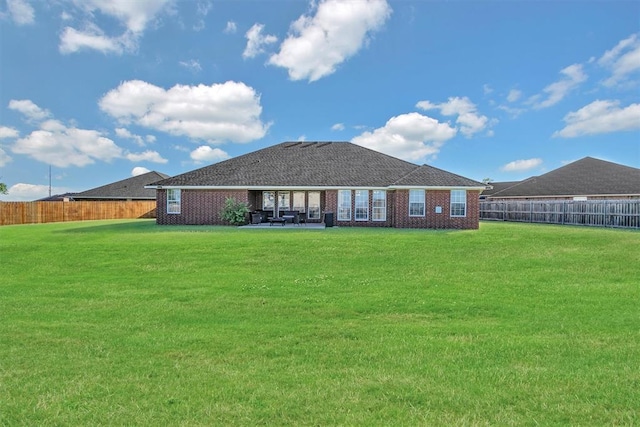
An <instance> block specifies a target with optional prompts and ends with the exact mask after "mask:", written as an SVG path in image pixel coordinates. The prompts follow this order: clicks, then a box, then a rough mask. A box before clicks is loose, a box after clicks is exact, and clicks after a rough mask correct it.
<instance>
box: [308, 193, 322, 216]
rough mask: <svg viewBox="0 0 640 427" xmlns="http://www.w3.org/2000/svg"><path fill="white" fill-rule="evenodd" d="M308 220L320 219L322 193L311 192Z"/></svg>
mask: <svg viewBox="0 0 640 427" xmlns="http://www.w3.org/2000/svg"><path fill="white" fill-rule="evenodd" d="M308 197H309V201H308V203H309V206H308V211H307V219H320V192H319V191H309V194H308Z"/></svg>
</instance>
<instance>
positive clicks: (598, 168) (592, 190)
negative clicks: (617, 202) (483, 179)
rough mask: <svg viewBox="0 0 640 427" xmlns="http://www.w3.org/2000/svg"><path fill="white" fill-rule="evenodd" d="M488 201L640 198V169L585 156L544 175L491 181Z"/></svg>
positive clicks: (483, 196) (485, 194) (482, 196)
mask: <svg viewBox="0 0 640 427" xmlns="http://www.w3.org/2000/svg"><path fill="white" fill-rule="evenodd" d="M489 185H490V186H493V189H490V190H485V191H484V192H483V193H482V195H481V198H483V199H486V200H511V199H513V200H516V199H520V200H522V199H524V200H535V199H545V200H551V199H568V200H590V199H632V198H640V169H636V168H632V167H630V166H623V165H619V164H617V163H611V162H607V161H604V160H599V159H594V158H593V157H585V158H583V159H580V160H577V161H575V162H573V163H569V164H568V165H566V166H563V167H561V168H558V169H555V170H552V171H551V172H548V173H546V174H544V175H540V176H534V177H531V178H528V179H525V180H523V181H517V182H492V183H489Z"/></svg>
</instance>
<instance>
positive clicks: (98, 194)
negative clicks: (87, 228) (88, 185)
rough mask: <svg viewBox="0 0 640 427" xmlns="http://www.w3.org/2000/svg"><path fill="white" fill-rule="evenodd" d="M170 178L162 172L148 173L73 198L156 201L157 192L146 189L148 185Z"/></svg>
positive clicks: (77, 194)
mask: <svg viewBox="0 0 640 427" xmlns="http://www.w3.org/2000/svg"><path fill="white" fill-rule="evenodd" d="M166 178H169V175H166V174H164V173H160V172H155V171H152V172H147V173H145V174H142V175H137V176H134V177H131V178H127V179H123V180H122V181H117V182H113V183H111V184H107V185H103V186H101V187H96V188H92V189H91V190H87V191H83V192H81V193H76V194H75V195H74V196H73V198H74V199H75V200H83V199H100V200H106V199H112V200H128V199H142V200H155V198H156V192H155V190H153V189H148V188H145V186H146V185H148V184H151V183H152V182H155V181H158V180H160V179H166Z"/></svg>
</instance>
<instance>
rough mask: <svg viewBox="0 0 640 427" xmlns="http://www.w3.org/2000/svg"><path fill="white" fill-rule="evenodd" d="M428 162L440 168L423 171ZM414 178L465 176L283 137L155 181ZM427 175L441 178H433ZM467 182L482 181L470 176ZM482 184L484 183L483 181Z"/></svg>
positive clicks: (363, 182)
mask: <svg viewBox="0 0 640 427" xmlns="http://www.w3.org/2000/svg"><path fill="white" fill-rule="evenodd" d="M422 168H428V169H429V170H430V169H434V170H437V171H439V172H437V173H435V172H434V173H432V176H429V174H428V173H426V172H425V173H418V172H417V171H416V170H417V169H418V170H420V169H422ZM412 172H416V174H417V175H416V177H415V178H414V179H412V180H411V184H413V185H417V186H428V185H443V186H446V185H450V186H453V185H461V184H458V183H459V182H461V181H460V180H461V179H463V180H466V178H462V177H459V176H458V175H454V174H450V173H448V172H445V171H440V170H438V169H435V168H431V167H430V166H418V165H416V164H414V163H410V162H406V161H404V160H400V159H398V158H395V157H392V156H388V155H386V154H382V153H380V152H377V151H373V150H370V149H368V148H365V147H361V146H359V145H355V144H352V143H348V142H283V143H281V144H277V145H274V146H271V147H267V148H264V149H261V150H258V151H254V152H251V153H248V154H245V155H242V156H238V157H235V158H232V159H229V160H225V161H223V162H220V163H216V164H213V165H210V166H206V167H204V168H201V169H197V170H194V171H191V172H187V173H184V174H182V175H177V176H174V177H172V178H169V179H165V180H162V181H159V182H156V183H154V185H161V186H212V187H268V186H273V187H282V186H285V187H286V186H289V187H388V186H390V185H393V184H395V183H402V182H403V179H409V176H410V174H412ZM427 178H434V179H436V181H437V182H436V183H431V182H430V181H429V180H428V179H427ZM465 182H467V183H468V184H466V185H475V184H478V183H476V182H475V181H471V180H466V181H465ZM480 185H482V184H480Z"/></svg>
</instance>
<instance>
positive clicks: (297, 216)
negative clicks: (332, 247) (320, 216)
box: [293, 212, 307, 225]
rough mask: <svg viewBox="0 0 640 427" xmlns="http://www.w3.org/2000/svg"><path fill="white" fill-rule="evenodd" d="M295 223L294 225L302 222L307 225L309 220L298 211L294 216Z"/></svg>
mask: <svg viewBox="0 0 640 427" xmlns="http://www.w3.org/2000/svg"><path fill="white" fill-rule="evenodd" d="M293 224H294V225H300V224H304V225H307V220H306V219H305V218H304V217H303V216H302V215H301V214H300V212H297V213H296V214H295V215H294V216H293Z"/></svg>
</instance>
